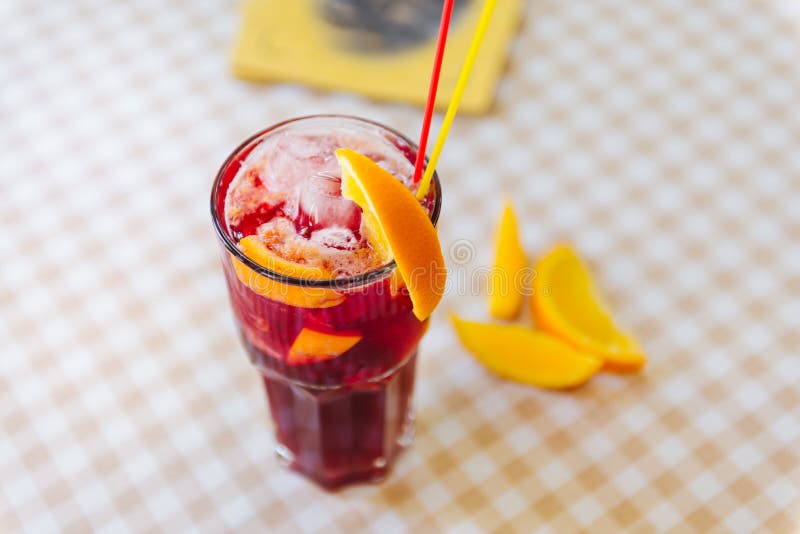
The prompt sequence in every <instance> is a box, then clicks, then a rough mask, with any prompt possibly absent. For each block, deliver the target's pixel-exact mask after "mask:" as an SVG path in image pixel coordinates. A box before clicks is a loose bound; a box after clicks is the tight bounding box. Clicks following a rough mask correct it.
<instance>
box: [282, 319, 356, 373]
mask: <svg viewBox="0 0 800 534" xmlns="http://www.w3.org/2000/svg"><path fill="white" fill-rule="evenodd" d="M361 337H362V336H361V334H359V333H358V332H349V333H348V332H341V333H336V334H333V333H328V332H320V331H318V330H313V329H311V328H303V329H302V330H301V331H300V334H298V335H297V337H296V338H295V340H294V342H293V343H292V346H291V348H290V349H289V354H288V356H287V357H286V361H287V363H290V364H302V363H308V362H312V361H320V360H329V359H331V358H335V357H336V356H339V355H341V354H344V353H345V352H347V351H348V350H350V349H351V348H353V346H354V345H355V344H356V343H358V342H359V341H361Z"/></svg>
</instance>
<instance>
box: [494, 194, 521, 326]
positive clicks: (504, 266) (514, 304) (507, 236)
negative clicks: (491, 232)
mask: <svg viewBox="0 0 800 534" xmlns="http://www.w3.org/2000/svg"><path fill="white" fill-rule="evenodd" d="M496 235H497V237H496V248H495V256H494V268H493V269H492V273H491V278H490V280H489V284H490V287H489V314H490V315H491V316H492V317H496V318H498V319H506V320H510V319H515V318H516V317H517V316H518V315H519V312H520V310H521V309H522V301H523V290H524V288H523V287H522V282H523V279H522V274H523V271H524V269H525V267H527V264H528V260H527V258H526V257H525V251H524V250H523V249H522V245H521V244H520V241H519V225H518V224H517V217H516V216H515V215H514V209H513V207H512V205H511V202H510V201H506V203H505V206H504V207H503V214H502V215H501V217H500V224H499V225H498V227H497V234H496Z"/></svg>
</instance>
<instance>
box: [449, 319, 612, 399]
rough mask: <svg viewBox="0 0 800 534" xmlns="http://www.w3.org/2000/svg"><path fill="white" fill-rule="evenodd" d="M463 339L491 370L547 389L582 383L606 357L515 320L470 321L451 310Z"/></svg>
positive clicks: (460, 336)
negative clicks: (495, 321)
mask: <svg viewBox="0 0 800 534" xmlns="http://www.w3.org/2000/svg"><path fill="white" fill-rule="evenodd" d="M450 320H451V321H452V322H453V326H454V327H455V330H456V334H458V337H459V339H460V340H461V343H463V344H464V346H465V347H466V348H467V349H468V350H469V351H470V352H472V353H473V354H474V355H475V357H476V358H477V359H478V361H480V362H481V363H482V364H483V365H484V366H486V367H487V368H488V369H489V370H490V371H492V372H493V373H495V374H498V375H500V376H502V377H505V378H508V379H510V380H514V381H515V382H521V383H523V384H533V385H534V386H539V387H542V388H547V389H567V388H573V387H576V386H579V385H581V384H583V383H584V382H586V381H587V380H589V379H590V378H591V377H592V376H594V375H595V373H597V371H599V370H600V368H601V367H602V365H603V360H602V359H601V358H598V357H596V356H591V355H588V354H585V353H583V352H581V351H578V350H576V349H574V348H573V347H571V346H570V345H568V344H566V343H564V342H563V341H561V340H560V339H558V338H556V337H554V336H551V335H548V334H544V333H542V332H537V331H535V330H532V329H531V328H529V327H527V326H520V325H515V324H487V323H479V322H475V321H466V320H464V319H461V318H459V317H458V316H457V315H455V314H450Z"/></svg>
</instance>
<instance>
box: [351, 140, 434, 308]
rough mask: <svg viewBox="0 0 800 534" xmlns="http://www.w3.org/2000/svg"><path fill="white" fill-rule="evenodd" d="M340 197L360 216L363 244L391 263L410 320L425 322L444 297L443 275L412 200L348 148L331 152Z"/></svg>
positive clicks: (423, 216)
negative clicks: (353, 205) (357, 208)
mask: <svg viewBox="0 0 800 534" xmlns="http://www.w3.org/2000/svg"><path fill="white" fill-rule="evenodd" d="M336 158H337V159H338V160H339V165H340V166H341V170H342V195H343V196H344V197H345V198H349V199H350V200H352V201H353V202H355V203H356V204H358V205H359V206H360V207H361V209H362V210H363V214H362V220H363V223H364V231H365V234H366V237H367V239H368V241H369V243H370V244H371V245H372V247H373V248H375V249H376V250H377V251H378V252H379V253H380V254H381V255H382V256H383V258H385V259H386V260H387V261H388V260H389V259H392V258H394V261H395V263H396V264H397V270H398V272H399V273H400V277H401V278H402V280H403V282H404V283H405V285H406V287H407V288H408V293H409V296H410V297H411V303H412V304H413V311H414V315H416V317H417V318H418V319H420V320H425V319H426V318H427V317H428V316H430V314H431V313H432V312H433V310H434V308H436V305H437V304H438V303H439V300H441V298H442V293H443V292H444V284H445V279H446V271H445V265H444V257H443V256H442V247H441V245H440V244H439V238H438V236H437V234H436V228H434V226H433V223H431V220H430V218H429V216H428V213H427V212H426V211H425V209H424V208H423V207H422V205H420V203H419V201H418V200H417V199H416V197H415V196H414V194H413V193H412V192H411V191H409V190H408V188H406V186H405V185H403V184H402V183H401V182H400V181H399V180H398V179H397V178H395V177H394V176H392V174H391V173H390V172H389V171H387V170H385V169H384V168H382V167H381V166H379V165H378V164H377V163H375V162H374V161H372V160H371V159H369V158H368V157H366V156H364V155H363V154H360V153H358V152H356V151H355V150H351V149H348V148H340V149H339V150H337V151H336Z"/></svg>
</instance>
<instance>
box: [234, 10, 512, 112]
mask: <svg viewBox="0 0 800 534" xmlns="http://www.w3.org/2000/svg"><path fill="white" fill-rule="evenodd" d="M521 6H522V2H521V0H503V1H502V2H500V3H499V5H498V6H497V9H496V10H495V13H494V15H493V16H492V24H491V26H490V27H489V31H488V32H487V35H486V38H485V40H484V42H483V44H482V46H481V53H480V56H479V59H478V62H477V64H476V66H475V70H474V72H473V74H472V76H471V78H470V83H469V85H468V86H467V90H466V92H465V94H464V98H463V100H462V103H461V110H462V112H466V113H482V112H486V111H488V110H489V108H490V106H491V104H492V102H493V99H494V95H495V90H496V86H497V83H498V81H499V79H500V75H501V73H502V72H503V69H504V68H505V63H506V58H507V54H508V46H509V43H510V42H511V39H512V37H513V35H514V32H515V31H516V30H517V28H518V21H519V14H520V8H521ZM481 7H482V2H480V1H478V0H461V1H458V2H455V4H454V8H453V20H452V23H451V25H450V32H449V36H448V39H447V49H446V51H445V59H444V66H443V68H442V78H441V83H440V87H439V93H438V97H437V99H436V104H437V107H438V108H443V107H445V106H446V105H447V102H448V99H449V98H450V95H451V94H452V92H453V89H454V87H455V85H456V79H457V78H458V72H459V70H460V68H461V64H462V62H463V61H464V57H465V56H466V53H467V49H468V48H469V43H470V41H471V39H472V35H473V33H474V31H475V26H476V24H477V22H478V19H479V16H480V12H481ZM441 9H442V7H441V2H437V1H435V0H411V1H403V2H399V1H389V0H292V2H285V1H284V0H245V1H244V2H243V4H242V25H241V29H240V31H239V37H238V40H237V43H236V47H235V48H234V51H233V58H232V65H233V72H234V73H235V74H236V76H238V77H240V78H242V79H246V80H253V81H270V82H277V81H284V80H288V81H295V82H301V83H305V84H309V85H311V86H315V87H320V88H324V89H334V90H335V89H340V90H341V89H344V90H348V91H353V92H356V93H361V94H364V95H367V96H370V97H372V98H376V99H380V100H393V101H401V102H411V103H414V104H418V105H424V104H425V99H426V96H427V89H428V79H429V78H430V72H431V58H432V57H433V52H434V46H435V43H436V33H437V28H438V24H439V14H440V13H441Z"/></svg>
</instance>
